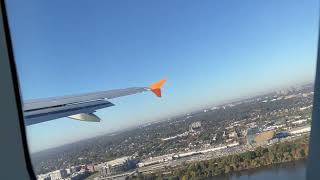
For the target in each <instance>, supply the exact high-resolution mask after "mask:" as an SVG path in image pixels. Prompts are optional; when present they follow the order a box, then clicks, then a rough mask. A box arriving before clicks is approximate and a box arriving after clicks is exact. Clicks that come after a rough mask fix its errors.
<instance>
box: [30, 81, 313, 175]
mask: <svg viewBox="0 0 320 180" xmlns="http://www.w3.org/2000/svg"><path fill="white" fill-rule="evenodd" d="M312 103H313V85H311V84H308V85H303V86H297V87H293V88H289V89H285V90H279V91H276V92H272V93H268V94H264V95H261V96H256V97H253V98H249V99H245V100H239V101H236V102H232V103H226V104H222V105H217V106H211V107H209V108H205V109H201V110H198V111H195V112H190V113H187V114H184V115H180V116H177V117H172V118H170V119H166V120H162V121H159V122H154V123H149V124H146V125H144V126H140V127H138V128H133V129H129V130H126V131H123V132H117V133H114V134H108V135H105V136H101V137H96V138H92V139H89V140H84V141H81V142H79V143H74V144H70V145H66V146H64V147H60V148H56V149H54V150H48V152H39V153H38V154H34V155H32V156H33V161H34V162H33V163H34V168H35V170H36V172H37V174H38V176H37V178H38V179H39V180H50V179H51V180H56V179H65V180H67V179H68V180H75V179H86V178H92V179H96V180H103V179H128V178H129V179H131V178H134V177H137V176H139V174H140V175H141V174H142V175H152V174H159V173H160V174H164V175H165V174H170V173H171V172H172V169H175V168H178V167H181V166H184V165H185V164H188V163H192V162H198V161H205V160H209V159H215V158H219V157H224V156H228V155H233V154H240V153H243V152H247V151H252V150H254V149H255V148H257V147H268V146H272V145H273V144H276V143H279V142H286V141H287V142H290V141H293V140H296V139H299V138H304V137H307V136H308V135H309V132H310V125H311V112H312Z"/></svg>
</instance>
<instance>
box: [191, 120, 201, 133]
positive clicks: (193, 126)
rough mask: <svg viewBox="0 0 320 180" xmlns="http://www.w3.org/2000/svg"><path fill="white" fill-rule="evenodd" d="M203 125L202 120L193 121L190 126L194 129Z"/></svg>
mask: <svg viewBox="0 0 320 180" xmlns="http://www.w3.org/2000/svg"><path fill="white" fill-rule="evenodd" d="M200 127H201V122H200V121H196V122H193V123H192V124H190V126H189V131H191V132H192V131H194V130H195V129H199V128H200Z"/></svg>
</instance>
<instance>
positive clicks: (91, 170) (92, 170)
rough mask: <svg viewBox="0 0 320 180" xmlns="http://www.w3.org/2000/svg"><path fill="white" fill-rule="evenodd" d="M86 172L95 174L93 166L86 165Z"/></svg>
mask: <svg viewBox="0 0 320 180" xmlns="http://www.w3.org/2000/svg"><path fill="white" fill-rule="evenodd" d="M87 170H88V171H89V172H95V168H94V165H93V164H88V165H87Z"/></svg>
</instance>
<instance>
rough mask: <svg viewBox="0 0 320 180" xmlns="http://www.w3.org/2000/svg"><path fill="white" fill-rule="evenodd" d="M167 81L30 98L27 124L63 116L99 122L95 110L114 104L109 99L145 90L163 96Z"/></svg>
mask: <svg viewBox="0 0 320 180" xmlns="http://www.w3.org/2000/svg"><path fill="white" fill-rule="evenodd" d="M165 82H166V80H161V81H158V82H156V83H154V84H152V85H150V86H149V87H133V88H126V89H115V90H108V91H101V92H95V93H86V94H80V95H73V96H61V97H52V98H45V99H37V100H28V101H25V102H24V104H23V112H24V120H25V124H26V125H27V126H28V125H32V124H37V123H41V122H45V121H50V120H53V119H58V118H62V117H69V118H71V119H75V120H80V121H91V122H99V121H100V118H99V117H98V116H96V115H95V114H94V112H95V111H96V110H98V109H102V108H107V107H110V106H114V104H113V103H111V102H109V101H107V99H112V98H117V97H121V96H127V95H131V94H137V93H141V92H144V91H152V92H153V93H154V94H155V95H156V96H158V97H161V87H162V86H163V84H164V83H165Z"/></svg>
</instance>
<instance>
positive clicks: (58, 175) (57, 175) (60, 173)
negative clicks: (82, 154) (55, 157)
mask: <svg viewBox="0 0 320 180" xmlns="http://www.w3.org/2000/svg"><path fill="white" fill-rule="evenodd" d="M65 177H67V171H66V170H65V169H60V170H57V171H53V172H51V173H50V178H51V180H60V179H63V178H65Z"/></svg>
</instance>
